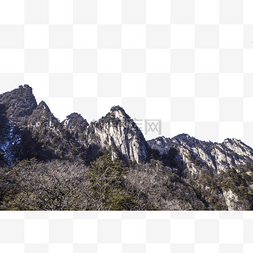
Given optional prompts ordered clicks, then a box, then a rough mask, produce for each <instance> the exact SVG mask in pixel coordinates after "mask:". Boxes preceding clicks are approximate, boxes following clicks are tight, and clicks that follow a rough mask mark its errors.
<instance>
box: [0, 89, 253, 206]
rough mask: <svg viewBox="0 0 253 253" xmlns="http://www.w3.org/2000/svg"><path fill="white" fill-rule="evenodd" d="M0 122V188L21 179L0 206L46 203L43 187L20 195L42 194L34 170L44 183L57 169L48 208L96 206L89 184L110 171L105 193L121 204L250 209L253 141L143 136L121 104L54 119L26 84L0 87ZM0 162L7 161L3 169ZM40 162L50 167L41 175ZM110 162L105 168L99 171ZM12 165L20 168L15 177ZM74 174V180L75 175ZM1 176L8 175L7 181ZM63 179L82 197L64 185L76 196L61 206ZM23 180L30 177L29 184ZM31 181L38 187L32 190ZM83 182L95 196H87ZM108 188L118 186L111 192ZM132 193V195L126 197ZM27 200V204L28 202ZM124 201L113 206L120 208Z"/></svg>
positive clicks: (185, 136)
mask: <svg viewBox="0 0 253 253" xmlns="http://www.w3.org/2000/svg"><path fill="white" fill-rule="evenodd" d="M0 130H1V136H0V153H1V154H0V175H3V176H0V188H1V187H2V188H1V189H2V191H3V192H5V191H7V190H5V188H6V185H8V187H10V188H8V187H7V189H9V190H10V192H9V193H8V194H10V195H11V194H12V192H13V191H14V190H15V189H16V184H17V185H19V188H18V190H17V191H16V193H15V194H17V196H16V195H15V196H13V199H14V202H12V200H11V201H10V199H9V195H8V194H7V195H6V196H7V197H6V199H5V200H4V201H5V202H4V201H3V202H1V201H2V199H1V198H2V197H1V194H0V209H1V208H8V207H11V208H13V209H14V210H17V209H18V210H19V209H23V208H28V209H25V210H30V209H31V210H37V209H43V208H44V209H43V210H48V208H49V207H48V202H47V201H46V203H44V202H43V201H44V200H45V198H44V195H43V196H42V197H41V196H40V195H39V196H40V197H41V199H40V200H41V201H42V202H40V200H39V199H36V198H35V197H34V195H32V196H31V197H29V198H28V199H26V200H25V201H24V199H25V196H29V194H37V195H38V194H41V188H40V185H36V184H34V182H35V181H34V178H36V180H38V181H40V180H42V182H43V184H44V185H45V184H46V185H47V184H48V182H51V181H53V182H56V181H55V180H56V178H55V177H57V178H58V179H57V180H59V181H60V182H62V184H63V187H65V186H66V188H62V189H61V185H58V183H52V185H47V187H48V188H46V190H45V192H44V193H43V194H45V195H47V194H48V189H49V192H52V191H53V190H54V189H55V188H57V187H60V189H59V194H58V193H57V196H56V197H54V199H52V201H51V202H50V203H51V205H50V208H52V207H51V206H54V204H53V203H57V205H56V204H55V207H54V208H55V209H56V210H59V208H63V209H64V208H71V209H75V210H76V208H77V209H78V208H79V209H80V206H82V208H86V210H97V209H98V210H101V209H100V208H101V207H97V204H96V203H97V202H96V201H100V199H97V196H100V195H97V194H98V192H97V191H96V190H94V191H93V192H90V189H91V186H92V187H93V188H92V189H97V184H96V183H95V182H97V183H98V184H99V185H100V186H101V185H103V184H104V183H105V182H106V180H108V176H111V177H112V178H111V179H110V180H111V181H110V184H109V185H110V186H111V185H112V186H113V185H114V188H113V190H112V189H109V190H108V189H107V188H106V189H107V190H108V193H110V194H112V195H110V196H111V197H108V198H109V199H110V201H115V200H117V199H120V198H121V200H122V199H124V200H125V201H126V202H125V203H124V205H126V206H127V209H131V208H132V209H133V210H146V209H148V210H253V190H252V189H253V149H252V148H251V147H250V146H248V145H246V144H245V143H243V142H242V141H241V140H237V139H235V138H231V139H230V138H226V139H225V140H224V141H223V142H222V143H217V142H211V141H209V142H207V141H201V140H198V139H196V138H194V137H192V136H190V135H188V134H185V133H182V134H179V135H177V136H174V137H172V138H169V137H167V138H166V137H164V136H159V137H157V138H155V139H152V140H148V141H146V140H145V137H144V135H143V133H142V131H141V130H140V129H139V127H138V126H137V124H136V123H135V122H134V120H133V119H132V118H131V117H130V116H129V115H128V114H127V113H126V112H125V110H124V109H123V108H122V107H120V106H119V105H118V106H113V107H112V108H111V109H110V111H109V112H108V113H107V114H106V115H105V116H103V117H101V118H100V119H99V120H97V121H94V122H90V123H88V122H87V120H86V119H84V118H83V116H82V115H80V114H78V113H76V112H73V113H71V114H70V115H68V116H66V119H65V120H63V121H59V119H57V118H56V117H55V116H54V114H53V113H52V112H51V110H50V108H49V107H48V105H47V104H46V103H45V102H44V101H41V102H40V103H39V104H37V102H36V99H35V97H34V95H33V93H32V88H31V87H30V86H28V85H24V86H19V88H17V89H14V90H13V91H10V92H6V93H3V94H1V95H0ZM4 167H7V168H8V169H7V173H6V174H5V169H3V168H4ZM44 168H46V171H48V173H49V175H45V172H44ZM26 170H27V171H26ZM108 170H110V173H111V174H110V173H109V175H107V174H106V173H105V172H107V171H108ZM16 172H17V173H19V174H18V175H19V176H18V178H17V180H14V179H13V178H15V177H16V174H15V173H16ZM12 173H14V174H12ZM55 173H58V174H55ZM73 173H76V174H73ZM82 173H83V174H82ZM99 173H102V174H99ZM10 175H12V176H11V177H10ZM50 175H51V176H50ZM72 175H73V177H74V178H77V179H78V181H73V180H74V179H73V178H72ZM81 175H82V176H81ZM116 175H117V180H116V179H115V177H116ZM44 176H48V179H47V180H46V181H43V180H44V179H43V178H44ZM98 176H99V177H100V176H101V178H102V179H101V180H102V181H99V180H100V179H98V178H97V177H98ZM104 176H105V177H106V178H103V177H104ZM19 177H20V178H22V180H21V181H20V180H19ZM4 178H9V179H8V181H7V184H6V182H5V181H4ZM89 178H91V180H90V181H89ZM1 180H2V181H1ZM50 180H51V181H50ZM71 180H72V181H71ZM94 180H95V181H94ZM96 180H98V181H96ZM1 182H3V184H1ZM57 182H58V181H57ZM68 182H72V183H73V182H74V185H75V187H76V188H75V189H77V190H78V191H80V192H81V193H82V196H81V199H83V201H84V202H82V203H79V202H78V203H77V202H76V201H75V200H74V199H73V198H71V197H70V195H68V193H66V194H67V195H68V198H70V200H69V201H70V203H74V204H69V203H65V202H64V203H65V204H64V207H63V206H61V204H59V203H61V201H62V199H60V200H59V199H58V198H59V196H61V197H62V195H61V194H62V192H65V191H66V189H70V188H71V187H72V183H71V186H70V185H68ZM80 182H81V183H80ZM79 183H80V185H79ZM23 184H25V185H26V184H28V185H26V186H25V187H27V188H24V186H23ZM66 184H67V185H66ZM33 187H34V188H33ZM83 187H84V188H83ZM24 189H26V190H27V191H26V190H25V191H24ZM31 189H38V191H37V190H36V191H35V193H34V192H33V191H32V193H31V192H30V190H31ZM84 189H86V190H87V191H88V192H89V194H91V195H90V196H93V197H92V198H94V199H95V200H96V201H95V200H94V199H92V198H90V197H87V198H86V195H85V194H86V190H84ZM23 191H24V192H23ZM7 192H8V191H7ZM14 192H15V191H14ZM42 192H43V191H42ZM113 192H114V193H115V192H116V193H117V194H116V195H113ZM77 195H78V194H77ZM77 195H75V196H77ZM64 196H65V195H64ZM64 196H63V198H64ZM108 196H109V195H108ZM126 196H127V197H126ZM61 197H60V198H61ZM79 197H80V196H79ZM48 198H51V197H50V196H47V198H46V199H48ZM132 198H133V199H135V200H134V202H131V201H132V200H131V199H132ZM121 200H119V202H118V203H121V202H120V201H121ZM34 201H35V202H34ZM36 201H38V203H39V204H36V203H37V202H36ZM55 201H56V202H55ZM58 201H59V202H58ZM26 202H27V203H32V204H31V205H30V206H29V205H28V206H26V205H25V203H26ZM1 203H4V205H3V206H5V207H3V206H2V204H1ZM17 203H19V204H18V205H19V207H17ZM91 203H93V204H91ZM99 203H100V202H99ZM105 203H106V201H105ZM133 203H135V204H134V205H135V206H134V207H133ZM107 204H108V203H107ZM107 204H106V205H105V204H103V203H101V206H103V208H104V209H106V208H109V209H110V208H112V206H114V208H119V207H115V206H117V204H115V203H113V205H111V204H110V205H109V204H108V205H109V207H108V205H107ZM71 205H72V206H71ZM124 205H119V206H120V207H122V208H123V206H124ZM69 206H71V207H69ZM79 209H78V210H79ZM132 209H131V210H132ZM106 210H107V209H106ZM115 210H118V209H115Z"/></svg>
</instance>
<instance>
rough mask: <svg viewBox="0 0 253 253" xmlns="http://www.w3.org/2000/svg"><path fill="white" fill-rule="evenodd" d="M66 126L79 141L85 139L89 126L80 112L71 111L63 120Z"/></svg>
mask: <svg viewBox="0 0 253 253" xmlns="http://www.w3.org/2000/svg"><path fill="white" fill-rule="evenodd" d="M62 123H63V125H64V127H65V128H66V129H67V130H68V131H69V132H70V133H71V134H72V135H73V137H74V138H75V139H76V140H78V141H83V140H84V138H85V130H86V128H87V127H88V125H89V124H88V122H87V120H86V119H84V118H83V117H82V116H81V115H80V114H78V113H71V114H70V115H68V116H67V118H66V119H65V120H64V121H63V122H62Z"/></svg>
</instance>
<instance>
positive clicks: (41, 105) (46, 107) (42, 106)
mask: <svg viewBox="0 0 253 253" xmlns="http://www.w3.org/2000/svg"><path fill="white" fill-rule="evenodd" d="M37 109H42V110H46V111H47V112H50V113H51V111H50V109H49V107H48V105H47V104H46V102H45V101H43V100H42V101H41V102H40V103H39V105H38V107H37Z"/></svg>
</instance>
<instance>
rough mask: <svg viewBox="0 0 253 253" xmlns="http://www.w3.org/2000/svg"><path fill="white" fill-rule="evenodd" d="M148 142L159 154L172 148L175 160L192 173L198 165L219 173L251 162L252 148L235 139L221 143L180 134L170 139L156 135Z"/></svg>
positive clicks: (252, 157)
mask: <svg viewBox="0 0 253 253" xmlns="http://www.w3.org/2000/svg"><path fill="white" fill-rule="evenodd" d="M148 144H149V146H150V147H151V148H152V149H156V150H158V151H159V153H160V154H168V153H169V152H170V151H171V150H172V149H174V150H175V152H176V156H175V161H176V162H177V163H180V162H181V164H184V166H186V167H187V168H188V169H189V170H190V171H191V172H192V173H197V171H198V169H199V167H205V168H207V169H211V170H213V171H214V172H217V173H220V172H221V171H225V170H226V169H227V168H229V167H230V168H231V167H238V166H241V165H244V164H245V163H247V162H248V163H252V162H253V149H252V148H250V147H249V146H247V145H246V144H244V143H243V142H242V141H240V140H236V139H225V140H224V141H223V142H222V143H216V142H205V141H200V140H197V139H195V138H194V137H191V136H189V135H187V134H180V135H177V136H175V137H173V138H171V139H170V138H165V137H158V138H156V139H153V140H150V141H148Z"/></svg>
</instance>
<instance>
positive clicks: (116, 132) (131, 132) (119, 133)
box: [86, 106, 149, 163]
mask: <svg viewBox="0 0 253 253" xmlns="http://www.w3.org/2000/svg"><path fill="white" fill-rule="evenodd" d="M86 138H87V141H88V145H91V146H92V147H95V146H97V147H101V148H102V149H105V150H109V153H110V155H111V157H112V159H116V158H120V159H123V160H125V161H135V162H137V163H141V162H147V161H148V160H149V157H148V149H149V147H148V145H147V142H146V141H145V138H144V136H143V134H142V132H141V131H140V129H139V128H138V127H137V125H136V124H135V122H134V121H133V120H132V119H131V118H130V117H129V116H128V115H127V114H126V112H125V111H124V109H123V108H121V107H120V106H114V107H112V108H111V110H110V112H109V113H108V114H106V116H105V117H102V118H101V119H100V120H99V121H97V122H92V123H91V124H90V125H89V126H88V127H87V131H86Z"/></svg>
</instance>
